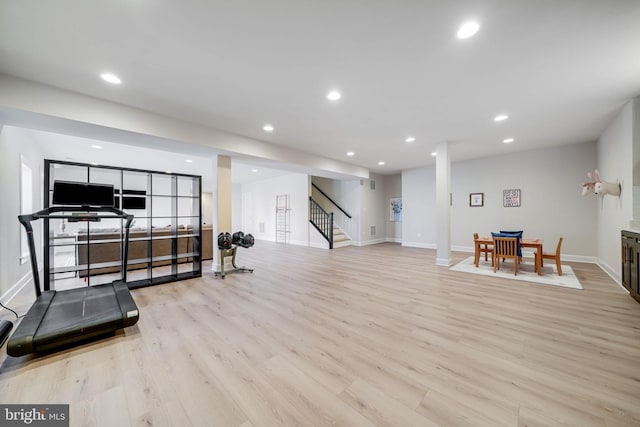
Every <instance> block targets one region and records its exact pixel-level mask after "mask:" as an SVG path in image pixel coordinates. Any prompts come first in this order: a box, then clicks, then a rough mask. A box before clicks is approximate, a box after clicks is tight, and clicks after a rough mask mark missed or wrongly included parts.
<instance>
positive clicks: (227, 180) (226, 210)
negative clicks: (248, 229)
mask: <svg viewBox="0 0 640 427" xmlns="http://www.w3.org/2000/svg"><path fill="white" fill-rule="evenodd" d="M214 164H215V166H216V171H215V172H216V173H214V177H215V184H214V188H215V194H214V201H213V205H214V206H213V211H214V217H215V218H214V224H216V227H215V229H214V233H213V254H214V255H213V266H212V267H213V270H214V271H218V270H219V268H218V267H219V266H220V251H219V250H218V234H220V233H233V231H232V230H231V193H232V190H231V157H229V156H220V155H219V156H217V157H216V161H215V163H214ZM227 264H228V265H227ZM230 267H231V260H225V270H227V269H228V268H230Z"/></svg>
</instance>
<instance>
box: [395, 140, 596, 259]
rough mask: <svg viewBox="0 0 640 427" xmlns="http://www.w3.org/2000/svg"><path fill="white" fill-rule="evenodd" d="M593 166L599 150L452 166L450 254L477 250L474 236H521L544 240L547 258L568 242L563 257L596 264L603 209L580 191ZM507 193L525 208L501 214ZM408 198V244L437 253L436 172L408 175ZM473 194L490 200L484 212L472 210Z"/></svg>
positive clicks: (570, 149) (581, 148) (576, 147)
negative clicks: (517, 195) (513, 192)
mask: <svg viewBox="0 0 640 427" xmlns="http://www.w3.org/2000/svg"><path fill="white" fill-rule="evenodd" d="M595 165H596V146H595V143H587V144H573V145H567V146H562V147H555V148H550V149H542V150H535V151H528V152H523V153H512V154H505V155H504V156H498V157H490V158H484V159H475V160H469V161H465V162H455V163H452V165H451V169H452V171H451V188H452V193H453V196H452V201H453V206H452V209H451V215H452V216H451V244H452V248H453V249H454V250H468V251H470V250H472V247H473V244H472V238H473V233H474V232H478V233H480V234H481V235H488V234H489V233H490V232H491V231H498V230H499V229H517V230H524V231H525V236H529V237H536V238H542V239H544V241H545V250H553V249H555V245H556V243H557V241H558V239H559V238H560V237H561V236H562V237H564V239H565V240H564V243H563V249H562V252H563V254H566V255H571V256H572V257H573V259H583V260H592V259H593V256H594V254H595V253H596V245H597V232H596V230H595V227H596V215H595V206H596V203H597V201H596V199H595V197H594V196H591V197H582V196H581V185H582V182H584V181H585V180H586V173H587V172H588V171H590V170H593V169H594V168H595ZM505 189H520V190H521V201H522V204H521V207H517V208H516V207H511V208H505V207H503V204H502V191H503V190H505ZM402 191H403V195H402V197H403V204H404V212H403V229H402V232H403V244H404V245H407V246H419V247H435V241H436V227H437V224H436V210H435V167H425V168H419V169H414V170H410V171H403V173H402ZM470 193H484V197H485V200H484V207H470V206H469V194H470Z"/></svg>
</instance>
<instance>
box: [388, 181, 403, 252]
mask: <svg viewBox="0 0 640 427" xmlns="http://www.w3.org/2000/svg"><path fill="white" fill-rule="evenodd" d="M384 194H385V200H386V203H387V204H386V205H385V206H386V213H385V215H386V227H385V228H386V229H385V239H386V240H387V241H388V242H398V243H401V242H402V222H397V221H390V220H389V208H390V206H389V203H390V199H392V198H396V197H402V175H401V174H397V175H387V176H385V177H384Z"/></svg>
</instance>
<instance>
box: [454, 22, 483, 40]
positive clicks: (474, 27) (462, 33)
mask: <svg viewBox="0 0 640 427" xmlns="http://www.w3.org/2000/svg"><path fill="white" fill-rule="evenodd" d="M479 29H480V24H478V23H477V22H473V21H469V22H465V23H464V24H462V25H461V26H460V28H458V32H457V33H456V35H457V36H458V38H459V39H467V38H469V37H471V36H473V35H474V34H475V33H477V32H478V30H479Z"/></svg>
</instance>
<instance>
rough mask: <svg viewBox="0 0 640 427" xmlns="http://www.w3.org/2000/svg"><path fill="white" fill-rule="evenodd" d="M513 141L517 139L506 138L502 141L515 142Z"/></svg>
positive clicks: (506, 142)
mask: <svg viewBox="0 0 640 427" xmlns="http://www.w3.org/2000/svg"><path fill="white" fill-rule="evenodd" d="M513 141H515V139H513V138H507V139H505V140H504V141H502V142H504V143H505V144H509V143H511V142H513Z"/></svg>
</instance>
